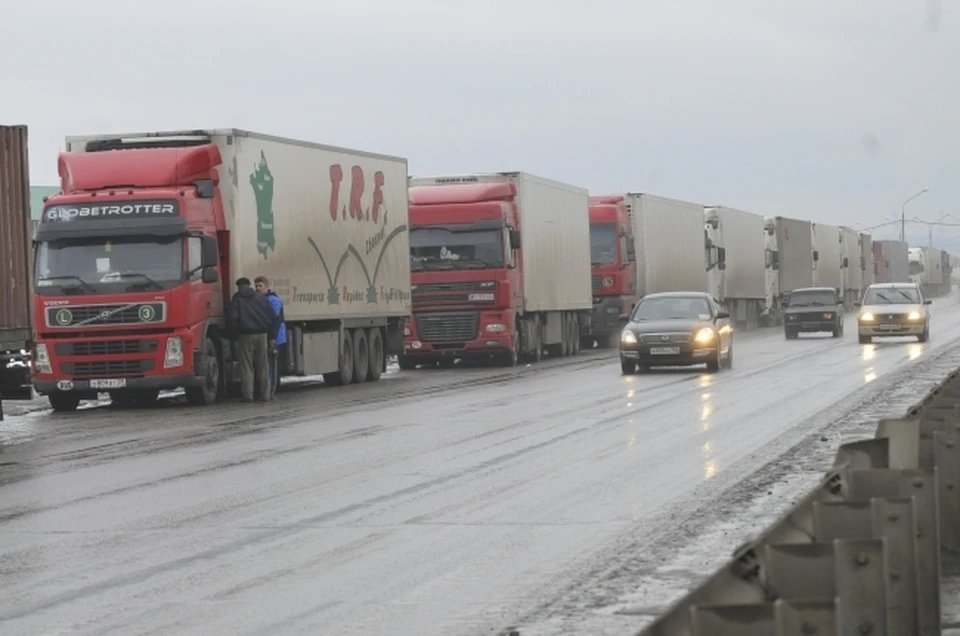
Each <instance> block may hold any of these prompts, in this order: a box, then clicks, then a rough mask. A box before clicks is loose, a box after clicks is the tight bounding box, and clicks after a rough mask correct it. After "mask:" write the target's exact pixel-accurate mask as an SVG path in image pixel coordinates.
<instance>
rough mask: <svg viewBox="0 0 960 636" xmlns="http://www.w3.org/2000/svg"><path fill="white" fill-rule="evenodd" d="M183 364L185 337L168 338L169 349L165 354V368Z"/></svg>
mask: <svg viewBox="0 0 960 636" xmlns="http://www.w3.org/2000/svg"><path fill="white" fill-rule="evenodd" d="M182 366H183V338H181V337H180V336H172V337H170V338H167V351H166V353H165V354H164V355H163V368H164V369H173V368H176V367H182Z"/></svg>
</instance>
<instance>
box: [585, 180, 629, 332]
mask: <svg viewBox="0 0 960 636" xmlns="http://www.w3.org/2000/svg"><path fill="white" fill-rule="evenodd" d="M636 261H637V258H636V253H635V247H634V238H633V225H632V222H631V219H630V211H629V210H628V208H627V204H626V201H625V199H624V197H622V196H616V195H610V196H592V197H590V265H591V274H592V276H591V281H592V286H593V319H592V321H591V326H590V329H589V332H588V333H585V334H583V335H582V340H583V346H584V347H592V346H593V343H594V342H596V343H597V345H598V346H600V347H616V346H618V345H619V342H620V332H621V331H622V329H623V323H622V322H620V315H621V314H623V313H627V312H629V311H631V310H632V309H633V307H634V305H636V303H637V266H636Z"/></svg>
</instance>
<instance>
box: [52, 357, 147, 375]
mask: <svg viewBox="0 0 960 636" xmlns="http://www.w3.org/2000/svg"><path fill="white" fill-rule="evenodd" d="M153 367H154V363H153V360H98V361H96V362H64V363H62V364H61V365H60V370H61V371H62V372H63V373H64V374H65V375H68V376H70V377H73V378H116V377H122V376H131V375H134V376H135V375H143V374H144V373H146V372H147V371H152V370H153Z"/></svg>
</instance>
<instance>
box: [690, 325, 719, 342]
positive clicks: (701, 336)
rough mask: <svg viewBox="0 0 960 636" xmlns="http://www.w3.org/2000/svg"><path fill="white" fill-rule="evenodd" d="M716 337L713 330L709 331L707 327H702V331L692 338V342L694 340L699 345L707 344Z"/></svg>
mask: <svg viewBox="0 0 960 636" xmlns="http://www.w3.org/2000/svg"><path fill="white" fill-rule="evenodd" d="M716 337H717V335H716V333H715V332H714V331H713V329H710V328H709V327H704V328H703V329H701V330H700V331H698V332H697V335H696V336H695V337H694V340H696V341H697V342H699V343H700V344H706V343H708V342H713V339H714V338H716Z"/></svg>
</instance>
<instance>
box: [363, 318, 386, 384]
mask: <svg viewBox="0 0 960 636" xmlns="http://www.w3.org/2000/svg"><path fill="white" fill-rule="evenodd" d="M367 349H368V350H369V351H370V365H369V368H368V369H367V379H368V380H370V381H371V382H376V381H377V380H379V379H380V376H381V375H382V374H383V337H382V336H381V335H380V330H379V329H378V328H377V327H372V328H371V329H370V330H369V331H368V332H367Z"/></svg>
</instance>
